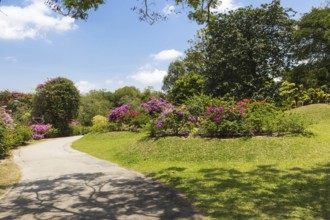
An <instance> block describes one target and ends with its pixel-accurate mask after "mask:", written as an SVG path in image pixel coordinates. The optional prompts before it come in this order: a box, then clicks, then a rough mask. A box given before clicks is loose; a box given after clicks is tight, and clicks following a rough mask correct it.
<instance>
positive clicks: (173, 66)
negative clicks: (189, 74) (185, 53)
mask: <svg viewBox="0 0 330 220" xmlns="http://www.w3.org/2000/svg"><path fill="white" fill-rule="evenodd" d="M185 72H186V67H185V63H184V62H183V61H181V60H176V61H174V62H172V63H170V65H169V67H168V70H167V74H166V75H165V76H164V79H163V86H162V90H163V91H165V92H167V91H169V90H170V89H171V88H172V86H173V85H174V83H175V81H177V80H178V79H179V78H180V77H182V76H183V75H184V73H185Z"/></svg>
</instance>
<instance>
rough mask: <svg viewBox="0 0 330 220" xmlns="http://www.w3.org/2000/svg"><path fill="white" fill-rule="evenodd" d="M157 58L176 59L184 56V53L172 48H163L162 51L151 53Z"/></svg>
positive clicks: (158, 59)
mask: <svg viewBox="0 0 330 220" xmlns="http://www.w3.org/2000/svg"><path fill="white" fill-rule="evenodd" d="M151 56H152V57H153V58H154V59H155V60H157V61H163V60H174V59H177V58H179V57H181V56H183V53H182V52H180V51H177V50H174V49H171V50H163V51H160V52H159V53H157V54H153V55H151Z"/></svg>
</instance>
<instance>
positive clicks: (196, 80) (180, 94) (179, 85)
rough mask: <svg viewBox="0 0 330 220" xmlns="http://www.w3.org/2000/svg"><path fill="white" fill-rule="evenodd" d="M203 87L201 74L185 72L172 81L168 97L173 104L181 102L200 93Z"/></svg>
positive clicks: (203, 79) (203, 82) (203, 80)
mask: <svg viewBox="0 0 330 220" xmlns="http://www.w3.org/2000/svg"><path fill="white" fill-rule="evenodd" d="M204 88H205V78H204V77H203V76H202V75H198V74H194V73H186V74H184V75H183V76H182V77H180V78H179V79H178V80H176V81H175V82H174V84H173V86H172V88H171V89H170V90H169V92H168V97H169V99H170V100H171V101H172V102H174V103H175V104H182V103H184V102H185V101H186V100H187V99H188V98H189V97H192V96H194V95H200V94H202V93H203V91H204Z"/></svg>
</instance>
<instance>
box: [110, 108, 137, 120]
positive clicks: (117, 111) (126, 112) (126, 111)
mask: <svg viewBox="0 0 330 220" xmlns="http://www.w3.org/2000/svg"><path fill="white" fill-rule="evenodd" d="M135 117H137V112H136V111H134V110H132V109H131V108H130V107H129V106H128V105H122V106H119V107H117V108H114V109H113V110H112V111H111V112H110V114H109V117H108V118H109V121H110V122H115V123H124V124H129V122H130V121H131V120H132V119H133V118H135Z"/></svg>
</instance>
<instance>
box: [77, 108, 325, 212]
mask: <svg viewBox="0 0 330 220" xmlns="http://www.w3.org/2000/svg"><path fill="white" fill-rule="evenodd" d="M294 111H299V112H302V113H304V114H306V115H307V116H309V117H310V118H311V119H312V120H313V121H314V122H315V123H316V124H315V125H313V126H312V127H311V129H310V131H311V132H312V133H313V134H314V135H312V136H310V137H307V136H292V137H277V138H276V137H256V138H250V139H242V138H239V139H202V138H178V137H166V138H160V139H150V138H148V137H147V135H146V134H144V133H128V132H120V133H106V134H91V135H87V136H85V137H84V138H82V139H80V140H78V141H77V142H75V143H74V145H73V147H74V148H75V149H79V150H81V151H84V152H87V153H89V154H91V155H94V156H96V157H99V158H102V159H105V160H109V161H112V162H115V163H118V164H120V165H121V166H124V167H127V168H129V169H133V170H136V171H139V172H143V173H145V174H147V175H149V176H152V177H153V178H155V179H158V180H161V181H162V182H165V183H167V184H169V185H171V186H174V187H175V188H177V189H178V190H179V191H180V192H181V193H183V194H184V195H186V196H187V197H188V198H189V199H190V201H192V202H193V203H194V204H195V205H196V206H197V207H198V208H199V209H200V210H201V212H202V213H203V214H204V215H206V216H208V217H210V218H211V219H330V203H329V201H330V106H329V105H312V106H306V107H303V108H299V109H296V110H294Z"/></svg>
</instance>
